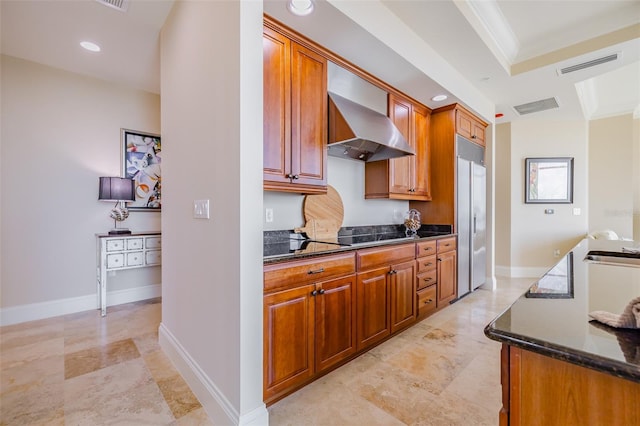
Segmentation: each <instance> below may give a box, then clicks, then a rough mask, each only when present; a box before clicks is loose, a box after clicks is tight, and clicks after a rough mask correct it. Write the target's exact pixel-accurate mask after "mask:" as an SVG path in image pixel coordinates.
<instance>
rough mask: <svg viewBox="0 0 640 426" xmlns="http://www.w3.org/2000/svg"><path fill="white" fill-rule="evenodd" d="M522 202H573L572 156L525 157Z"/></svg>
mask: <svg viewBox="0 0 640 426" xmlns="http://www.w3.org/2000/svg"><path fill="white" fill-rule="evenodd" d="M524 191H525V199H524V202H525V203H527V204H571V203H573V157H532V158H525V178H524Z"/></svg>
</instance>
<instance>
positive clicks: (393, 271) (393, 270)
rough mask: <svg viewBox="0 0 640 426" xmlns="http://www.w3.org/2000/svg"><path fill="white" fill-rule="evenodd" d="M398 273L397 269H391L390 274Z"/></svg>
mask: <svg viewBox="0 0 640 426" xmlns="http://www.w3.org/2000/svg"><path fill="white" fill-rule="evenodd" d="M397 273H398V271H396V270H395V269H392V270H390V271H389V275H395V274H397Z"/></svg>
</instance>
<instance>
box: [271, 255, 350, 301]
mask: <svg viewBox="0 0 640 426" xmlns="http://www.w3.org/2000/svg"><path fill="white" fill-rule="evenodd" d="M355 271H356V261H355V253H347V254H340V255H334V256H326V257H314V258H312V259H308V260H300V261H293V262H284V263H278V264H273V265H266V266H265V267H264V291H265V292H268V291H274V290H282V289H285V288H295V287H298V286H300V285H303V284H307V283H311V282H319V281H324V280H326V279H328V278H335V277H339V276H345V275H349V274H353V273H355Z"/></svg>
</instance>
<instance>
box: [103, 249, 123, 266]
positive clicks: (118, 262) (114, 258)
mask: <svg viewBox="0 0 640 426" xmlns="http://www.w3.org/2000/svg"><path fill="white" fill-rule="evenodd" d="M116 268H124V253H114V254H108V255H107V269H116Z"/></svg>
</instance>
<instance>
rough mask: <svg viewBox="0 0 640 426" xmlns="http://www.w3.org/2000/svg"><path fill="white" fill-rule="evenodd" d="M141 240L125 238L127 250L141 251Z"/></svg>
mask: <svg viewBox="0 0 640 426" xmlns="http://www.w3.org/2000/svg"><path fill="white" fill-rule="evenodd" d="M142 241H143V240H142V238H127V250H142Z"/></svg>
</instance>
